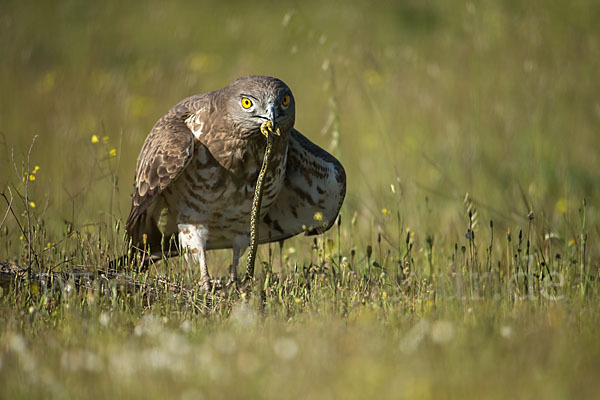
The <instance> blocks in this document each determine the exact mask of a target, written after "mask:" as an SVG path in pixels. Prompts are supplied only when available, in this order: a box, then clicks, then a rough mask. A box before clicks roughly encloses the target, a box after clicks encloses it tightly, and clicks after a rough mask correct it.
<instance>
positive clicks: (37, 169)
mask: <svg viewBox="0 0 600 400" xmlns="http://www.w3.org/2000/svg"><path fill="white" fill-rule="evenodd" d="M39 170H40V166H39V165H36V166H35V167H34V168H33V172H32V174H37V172H38V171H39Z"/></svg>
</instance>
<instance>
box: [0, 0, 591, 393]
mask: <svg viewBox="0 0 600 400" xmlns="http://www.w3.org/2000/svg"><path fill="white" fill-rule="evenodd" d="M599 21H600V2H598V1H592V0H581V1H566V0H565V1H559V0H547V1H542V0H531V1H517V0H506V1H499V0H487V1H473V2H469V1H466V2H465V1H458V0H444V1H441V0H440V1H425V0H420V1H417V0H414V1H378V2H358V1H333V2H325V1H311V0H308V1H302V2H286V1H272V2H241V1H240V2H233V1H232V2H216V1H215V2H208V1H190V2H183V1H169V2H167V1H150V2H141V1H105V2H86V1H31V2H27V1H11V0H2V1H1V2H0V51H1V52H0V189H1V190H3V191H4V193H5V194H6V195H8V194H9V188H10V191H12V194H13V195H14V196H15V201H14V203H13V207H14V210H15V214H16V216H17V218H18V219H19V221H20V223H21V224H26V223H27V219H26V215H27V214H25V213H23V209H24V202H23V201H22V200H21V199H20V198H19V197H18V196H17V191H18V192H19V193H20V194H24V193H25V192H26V188H28V191H29V195H30V199H29V201H31V202H32V203H30V211H31V213H30V215H31V216H32V217H33V219H32V221H31V222H32V232H33V234H32V235H33V236H35V237H34V240H32V248H33V254H34V256H35V257H36V258H35V262H36V264H35V267H36V268H38V267H39V269H42V270H43V271H44V272H46V271H47V270H48V269H54V270H58V269H60V268H64V269H67V270H70V269H72V268H75V267H81V266H83V267H89V268H91V267H94V266H103V265H104V264H103V262H104V260H105V259H106V256H109V257H110V256H114V255H115V254H119V253H121V252H122V251H123V250H124V247H125V241H124V240H122V236H120V234H117V235H114V234H112V232H113V231H114V229H113V227H114V226H116V225H118V221H119V220H123V219H124V218H126V217H127V215H128V212H129V205H130V197H129V195H130V191H131V187H132V183H133V178H134V166H135V162H136V158H137V155H138V152H139V150H140V148H141V146H142V143H143V141H144V139H145V137H146V135H147V133H148V132H149V131H150V129H151V128H152V126H153V125H154V123H155V122H156V120H157V119H158V118H160V116H161V115H163V114H164V113H165V112H166V111H167V110H168V109H169V108H170V107H172V106H173V105H174V104H176V103H177V102H178V101H180V100H181V99H183V98H185V97H187V96H189V95H192V94H195V93H203V92H207V91H210V90H214V89H219V88H222V87H224V86H225V85H227V84H228V83H229V82H231V81H232V80H234V79H235V78H237V77H239V76H242V75H248V74H266V75H272V76H276V77H279V78H281V79H282V80H284V81H285V82H286V83H287V84H288V85H289V86H290V88H291V89H292V90H293V92H294V94H295V98H296V107H297V110H296V127H297V128H298V129H299V130H300V131H301V132H303V133H304V134H305V135H307V136H308V137H309V138H310V139H312V140H313V141H315V142H316V143H318V144H319V145H321V146H323V147H324V148H326V149H328V150H329V151H331V152H332V153H334V154H335V155H336V156H338V157H339V158H340V160H341V161H342V163H343V164H344V166H345V168H346V171H347V177H348V194H347V199H346V202H345V204H344V207H343V209H342V225H341V229H340V231H341V235H340V237H338V236H337V232H336V230H335V229H334V230H332V231H330V232H329V233H327V234H325V235H323V236H320V237H319V238H318V239H317V241H316V242H315V245H314V246H311V245H312V243H313V242H312V239H307V238H303V237H301V238H299V239H295V240H294V241H291V243H289V242H286V246H285V249H284V254H285V255H284V256H283V257H281V258H279V255H277V254H276V255H275V256H274V257H273V258H270V259H269V261H271V262H270V263H267V265H266V266H264V265H261V264H260V263H259V267H257V280H256V284H255V285H254V292H253V294H252V295H251V296H250V297H249V300H247V299H248V298H246V299H245V300H241V299H240V298H238V297H236V296H235V294H231V293H230V294H229V295H228V297H227V296H225V297H219V298H218V299H217V297H216V296H215V297H207V294H206V293H202V292H201V291H193V290H192V292H193V299H191V300H190V298H187V297H185V296H183V295H182V294H181V293H179V294H177V293H175V294H173V293H170V291H169V288H168V287H167V284H165V282H171V283H173V282H175V283H177V284H180V285H184V287H188V288H189V287H191V288H192V289H193V288H194V283H195V282H196V281H197V275H198V271H197V269H196V270H194V269H193V268H185V267H183V268H182V265H181V263H180V262H181V259H172V260H171V262H170V263H164V264H163V265H165V264H167V265H166V267H165V268H163V269H162V270H154V269H152V270H151V271H150V272H148V273H145V275H144V274H139V275H136V274H135V273H131V274H130V275H131V276H133V277H134V279H138V280H141V281H143V282H149V285H150V289H155V290H159V289H160V290H162V291H163V292H160V293H162V294H161V295H160V296H159V297H158V298H157V299H155V300H156V301H155V302H154V303H152V304H151V303H150V300H149V295H148V292H147V291H146V290H150V289H144V290H141V289H140V290H137V289H136V290H135V291H132V292H133V293H130V292H125V291H117V286H116V283H115V282H112V283H111V284H114V285H115V286H111V291H103V290H100V289H96V290H94V289H90V290H88V289H86V288H85V287H81V288H75V290H73V289H74V288H73V286H70V285H69V284H67V285H65V286H64V288H63V287H61V291H59V292H58V293H57V294H52V295H51V296H50V295H47V293H45V292H40V288H38V287H37V286H35V285H26V284H20V285H19V284H15V285H13V288H12V289H10V290H0V372H1V373H0V398H3V397H7V398H51V397H53V398H114V397H116V398H182V399H192V398H193V399H198V398H244V397H245V398H282V397H288V398H307V397H310V398H317V399H331V398H357V399H366V398H408V399H413V398H425V399H427V398H430V399H438V398H452V397H455V398H502V399H505V398H536V397H538V398H541V397H543V398H557V399H565V398H596V397H597V393H598V391H599V389H598V376H599V375H600V374H599V372H598V371H600V361H599V360H600V356H599V355H600V342H599V341H598V332H597V331H598V329H597V328H598V326H599V325H600V313H599V310H600V308H599V307H598V303H599V300H598V299H599V295H600V291H599V290H598V288H599V286H598V281H599V278H600V274H599V269H598V266H599V260H600V242H599V241H598V237H599V235H600V222H599V220H598V206H599V204H598V202H599V198H600V197H599V195H600V185H599V183H600V168H599V167H600V165H599V164H600V162H599V159H600V157H599V151H600V74H599V73H598V71H600V24H599V23H598V22H599ZM35 135H37V136H38V139H37V141H36V143H35V145H34V147H33V150H32V153H31V159H30V165H29V166H28V167H27V166H26V165H24V164H23V163H24V160H27V154H28V150H29V148H30V145H31V143H32V140H33V138H34V136H35ZM467 194H468V195H467ZM584 199H585V200H586V202H587V205H586V206H585V207H583V201H584ZM33 206H35V207H33ZM468 210H471V211H474V210H477V212H476V213H475V215H473V216H472V217H471V218H469V216H468ZM584 210H585V219H584V218H583V217H584V212H583V211H584ZM5 211H6V204H4V201H3V199H2V198H0V218H3V217H4V213H5ZM530 211H533V214H530ZM528 215H531V216H532V217H533V219H529V218H528ZM489 220H493V221H494V230H493V231H492V230H491V229H490V227H489V225H488V222H489ZM1 222H2V220H0V225H2V223H1ZM474 225H477V226H474ZM407 228H410V231H409V233H408V234H407ZM25 229H26V227H25ZM120 229H121V231H120V233H122V225H121V228H120ZM466 229H473V230H474V231H475V232H476V233H477V236H476V239H475V238H474V236H473V235H472V234H469V235H468V237H466V235H465V232H466ZM520 229H523V232H524V234H523V240H521V238H520V235H519V234H518V233H517V232H518V231H519V230H520ZM45 230H47V235H46V232H45ZM73 232H75V233H74V234H72V235H71V236H69V238H68V239H65V240H62V239H63V238H64V237H65V236H66V235H69V234H71V233H73ZM491 232H493V238H492V237H491V236H492V233H491ZM506 232H511V235H512V241H511V236H509V235H506ZM378 234H381V237H382V243H378V242H377V238H378ZM20 235H21V232H20V231H19V229H18V227H17V224H16V222H15V218H13V217H12V216H10V215H9V216H8V217H7V219H6V221H5V223H4V225H3V226H2V227H1V229H0V260H5V259H11V260H12V259H14V260H16V261H17V262H18V263H19V264H21V265H22V266H25V265H27V263H28V261H29V260H28V256H29V255H28V254H27V245H26V242H27V241H26V240H25V238H20ZM407 236H408V237H407ZM405 237H407V238H406V241H405ZM517 238H518V239H517ZM338 239H340V240H338ZM61 240H62V241H61ZM52 244H56V245H55V246H54V245H52ZM530 244H531V247H530ZM369 245H372V246H373V247H372V248H371V247H370V246H369ZM411 245H412V247H410V246H411ZM337 246H339V247H337ZM488 246H489V247H488ZM269 248H273V249H276V247H275V246H271V247H269ZM369 248H370V249H371V250H373V251H372V254H371V252H369V251H368V250H367V249H369ZM106 249H108V250H106ZM351 249H352V250H351ZM467 250H468V251H467ZM107 253H108V254H107ZM266 253H267V246H262V247H261V251H260V252H259V261H264V260H265V259H266V258H265V254H266ZM336 255H337V256H339V257H342V256H343V257H347V258H348V259H350V260H349V262H347V261H344V262H342V263H339V264H336V261H339V258H338V257H336ZM269 256H270V254H269ZM229 262H230V254H229V253H228V252H221V253H218V255H217V256H214V255H213V253H211V254H209V267H210V269H211V273H212V274H213V276H221V275H223V274H224V273H225V272H226V268H227V266H228V264H229ZM313 262H314V263H313ZM309 263H310V265H309ZM377 263H379V264H377ZM309 266H310V268H309ZM303 267H304V268H303ZM333 267H335V268H333ZM271 268H273V270H275V271H274V272H273V274H272V275H271V274H270V272H265V271H270V269H271ZM279 268H281V270H282V272H281V273H279ZM157 271H158V272H157ZM165 271H166V272H165ZM155 277H157V279H154V278H155ZM553 277H554V279H555V280H552V279H553ZM159 278H160V279H162V280H159ZM165 279H166V280H165ZM269 279H271V280H269ZM185 285H188V286H185ZM34 289H35V290H34ZM42 289H43V288H42ZM63 289H64V290H63ZM549 293H550V294H552V295H557V296H556V297H554V298H549V297H548V296H547V295H548V294H549ZM219 295H222V293H221V294H219ZM545 295H546V296H545ZM207 299H208V300H210V301H208V300H207Z"/></svg>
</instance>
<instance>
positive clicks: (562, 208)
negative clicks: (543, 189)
mask: <svg viewBox="0 0 600 400" xmlns="http://www.w3.org/2000/svg"><path fill="white" fill-rule="evenodd" d="M567 205H568V204H567V199H565V198H561V199H558V201H557V202H556V205H555V206H554V208H555V209H556V212H557V213H559V214H561V215H562V214H566V213H567Z"/></svg>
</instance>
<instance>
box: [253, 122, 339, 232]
mask: <svg viewBox="0 0 600 400" xmlns="http://www.w3.org/2000/svg"><path fill="white" fill-rule="evenodd" d="M345 195H346V172H345V171H344V167H342V164H341V163H340V162H339V161H338V160H337V159H336V158H335V157H334V156H332V155H331V154H329V153H328V152H327V151H325V150H323V149H322V148H320V147H319V146H317V145H316V144H314V143H312V142H311V141H310V140H308V139H307V138H306V137H305V136H304V135H302V134H301V133H300V132H298V131H297V130H295V129H293V130H292V132H291V134H290V138H289V146H288V154H287V164H286V175H285V181H284V186H283V188H282V189H281V192H280V193H279V196H278V198H277V200H276V201H275V203H274V204H273V205H272V206H271V207H270V208H269V212H268V213H267V215H266V216H265V218H264V219H263V222H262V223H261V226H260V227H259V235H260V236H259V242H261V243H265V242H270V241H277V240H282V239H287V238H289V237H291V236H294V235H297V234H299V233H302V232H305V234H307V235H315V234H320V233H323V232H325V231H326V230H328V229H329V228H330V227H331V226H332V225H333V223H334V222H335V220H336V218H337V215H338V213H339V211H340V208H341V206H342V202H343V201H344V197H345Z"/></svg>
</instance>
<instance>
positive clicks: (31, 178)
mask: <svg viewBox="0 0 600 400" xmlns="http://www.w3.org/2000/svg"><path fill="white" fill-rule="evenodd" d="M29 180H30V181H32V182H33V181H35V175H33V174H31V175H29Z"/></svg>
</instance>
